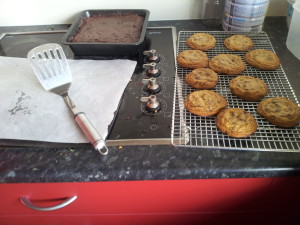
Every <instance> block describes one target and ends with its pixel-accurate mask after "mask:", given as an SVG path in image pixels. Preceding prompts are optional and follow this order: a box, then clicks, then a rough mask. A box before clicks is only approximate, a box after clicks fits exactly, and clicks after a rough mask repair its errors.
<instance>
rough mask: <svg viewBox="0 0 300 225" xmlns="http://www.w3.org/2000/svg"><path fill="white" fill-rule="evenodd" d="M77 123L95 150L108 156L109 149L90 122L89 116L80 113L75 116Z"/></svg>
mask: <svg viewBox="0 0 300 225" xmlns="http://www.w3.org/2000/svg"><path fill="white" fill-rule="evenodd" d="M75 121H76V122H77V124H78V125H79V127H80V128H81V130H82V131H83V133H84V134H85V136H86V137H87V138H88V139H89V141H90V142H91V144H92V145H93V146H94V148H95V149H96V150H97V151H99V153H100V154H102V155H106V154H107V153H108V148H107V147H106V145H105V141H104V140H103V138H102V137H101V135H100V134H99V133H98V131H97V130H96V128H95V127H94V126H93V125H92V123H91V122H90V121H89V120H88V118H87V116H86V115H85V113H83V112H79V113H77V114H76V115H75Z"/></svg>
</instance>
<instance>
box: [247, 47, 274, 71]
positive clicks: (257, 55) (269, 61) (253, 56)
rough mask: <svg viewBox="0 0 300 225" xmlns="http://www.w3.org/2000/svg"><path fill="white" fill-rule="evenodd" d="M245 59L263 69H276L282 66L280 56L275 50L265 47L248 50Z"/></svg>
mask: <svg viewBox="0 0 300 225" xmlns="http://www.w3.org/2000/svg"><path fill="white" fill-rule="evenodd" d="M245 60H246V62H247V63H249V64H250V65H251V66H253V67H255V68H258V69H261V70H276V69H277V68H278V67H279V66H280V61H279V58H278V56H277V55H276V54H275V53H274V52H272V51H269V50H265V49H256V50H252V51H250V52H247V53H246V55H245Z"/></svg>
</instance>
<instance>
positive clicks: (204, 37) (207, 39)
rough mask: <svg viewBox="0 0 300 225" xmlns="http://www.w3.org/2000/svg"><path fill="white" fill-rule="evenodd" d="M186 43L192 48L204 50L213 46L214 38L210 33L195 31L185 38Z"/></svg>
mask: <svg viewBox="0 0 300 225" xmlns="http://www.w3.org/2000/svg"><path fill="white" fill-rule="evenodd" d="M186 44H187V45H188V46H189V47H190V48H192V49H198V50H202V51H205V50H208V49H211V48H213V47H215V44H216V39H215V37H214V36H212V35H210V34H206V33H196V34H193V35H192V36H190V37H189V38H188V39H187V41H186Z"/></svg>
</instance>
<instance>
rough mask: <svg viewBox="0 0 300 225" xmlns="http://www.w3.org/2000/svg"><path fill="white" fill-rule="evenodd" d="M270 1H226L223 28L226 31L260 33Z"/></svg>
mask: <svg viewBox="0 0 300 225" xmlns="http://www.w3.org/2000/svg"><path fill="white" fill-rule="evenodd" d="M268 6H269V0H226V2H225V7H224V16H223V20H222V27H223V29H224V30H226V31H245V32H250V31H253V32H260V31H261V30H262V26H263V22H264V19H265V15H266V13H267V10H268Z"/></svg>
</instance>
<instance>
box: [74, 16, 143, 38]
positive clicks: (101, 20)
mask: <svg viewBox="0 0 300 225" xmlns="http://www.w3.org/2000/svg"><path fill="white" fill-rule="evenodd" d="M143 22H144V17H142V16H139V15H136V14H124V15H116V14H113V15H93V16H91V17H85V18H83V19H82V21H81V25H80V27H79V29H78V32H77V33H76V34H75V35H74V36H72V37H71V38H70V40H69V41H70V42H101V43H135V42H138V41H139V38H140V34H141V30H142V26H143Z"/></svg>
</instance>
